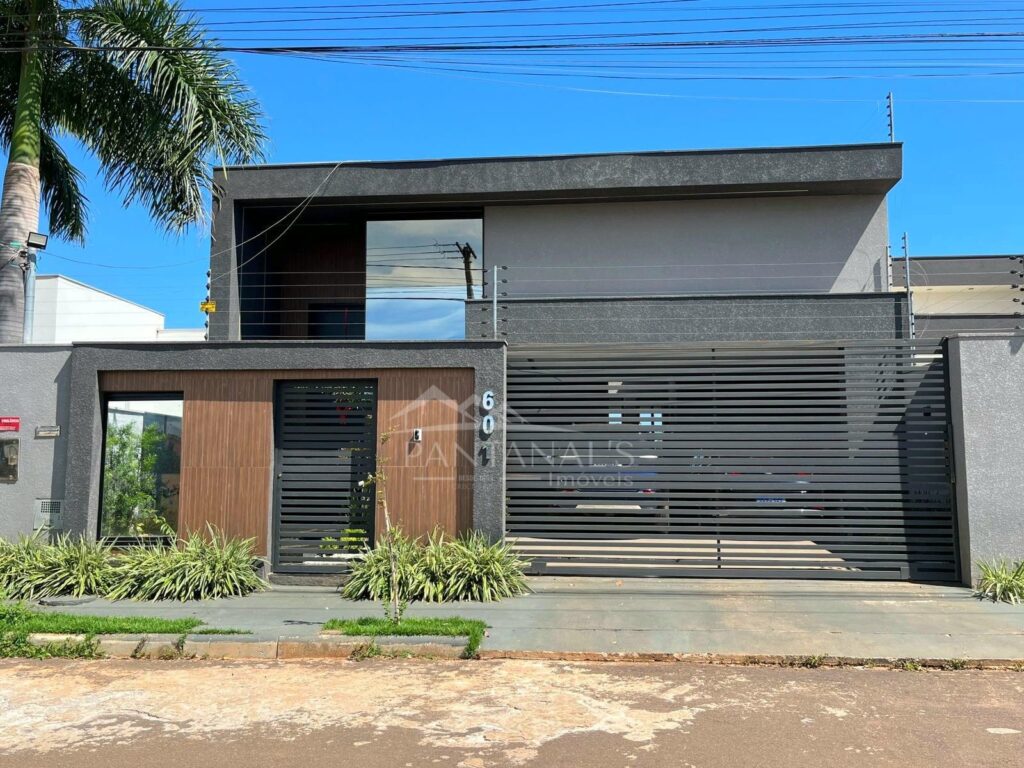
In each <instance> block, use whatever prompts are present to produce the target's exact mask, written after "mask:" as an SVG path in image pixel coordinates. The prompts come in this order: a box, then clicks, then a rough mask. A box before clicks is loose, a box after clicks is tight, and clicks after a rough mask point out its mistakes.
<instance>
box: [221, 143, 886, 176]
mask: <svg viewBox="0 0 1024 768" xmlns="http://www.w3.org/2000/svg"><path fill="white" fill-rule="evenodd" d="M902 148H903V143H902V142H869V143H858V144H807V145H797V146H771V147H729V148H719V149H659V150H624V151H616V152H570V153H551V154H539V155H482V156H477V157H433V158H418V159H413V158H406V159H376V160H317V161H310V162H290V163H250V164H242V165H231V164H228V165H214V166H212V169H213V170H214V171H223V170H228V171H231V170H261V169H266V168H330V167H332V166H343V167H370V168H372V167H379V166H389V167H394V166H408V167H416V166H421V165H437V164H451V165H454V164H465V163H500V162H509V163H513V162H523V161H542V160H573V159H584V158H602V157H612V158H614V157H679V156H694V157H699V156H705V155H751V154H755V155H758V154H764V155H770V154H783V153H809V152H837V153H838V152H855V151H860V150H863V151H869V150H880V149H890V150H892V149H894V150H899V151H901V150H902Z"/></svg>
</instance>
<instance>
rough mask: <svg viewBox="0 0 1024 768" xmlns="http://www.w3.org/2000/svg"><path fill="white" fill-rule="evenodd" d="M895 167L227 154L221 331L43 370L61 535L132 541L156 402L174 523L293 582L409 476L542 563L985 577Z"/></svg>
mask: <svg viewBox="0 0 1024 768" xmlns="http://www.w3.org/2000/svg"><path fill="white" fill-rule="evenodd" d="M901 157H902V150H901V147H900V145H898V144H882V145H878V144H871V145H850V146H827V147H797V148H779V149H745V150H723V151H702V152H645V153H625V154H591V155H569V156H552V157H509V158H478V159H457V160H436V161H410V162H351V163H346V162H342V163H318V164H308V165H268V166H253V167H231V168H227V169H217V170H216V171H215V174H216V181H217V185H218V195H217V198H216V200H215V201H214V211H213V237H212V245H211V257H210V272H209V276H208V281H209V298H210V301H211V302H212V304H214V305H215V311H212V312H211V313H210V314H209V316H208V317H209V322H208V335H209V341H207V342H205V343H199V344H175V345H161V346H160V347H157V346H156V345H148V346H147V345H116V344H106V345H105V344H86V345H78V346H76V347H75V348H74V349H73V350H68V351H67V352H66V354H65V356H64V357H63V358H62V357H60V355H59V354H57V351H56V350H55V351H54V354H57V356H56V357H54V358H53V359H52V360H49V361H48V362H45V364H43V363H40V364H39V366H40V373H39V374H38V375H39V377H40V379H41V380H43V379H53V380H54V381H57V380H61V381H63V384H62V385H61V387H59V388H58V389H59V391H61V392H66V393H69V395H68V396H67V397H66V398H65V400H63V401H60V398H59V397H58V398H57V399H58V402H57V405H56V406H55V407H56V408H57V412H58V413H57V416H56V417H55V418H56V419H58V420H59V419H60V418H63V419H65V420H66V422H67V424H68V426H69V430H68V435H67V443H68V444H67V445H66V446H65V448H64V450H65V453H66V458H67V466H66V470H64V468H63V466H62V467H61V471H60V473H59V474H61V477H60V478H57V477H56V474H58V473H57V471H56V470H55V471H54V474H53V475H52V476H51V477H50V486H52V487H63V488H64V489H65V494H64V496H65V498H64V499H63V517H62V526H63V527H64V528H66V529H69V530H84V531H90V532H97V533H99V534H101V535H109V536H125V535H129V534H130V533H131V532H130V531H127V530H121V529H120V528H119V526H121V527H123V525H122V524H121V523H119V522H117V521H118V520H121V519H122V518H123V515H122V516H121V517H117V514H118V513H117V511H116V510H112V509H111V508H110V505H109V504H108V502H107V501H106V500H105V498H104V493H103V487H102V485H103V484H102V477H103V474H104V467H105V461H108V460H109V458H108V454H109V451H107V450H106V448H105V446H109V444H110V441H111V440H113V439H118V440H120V439H123V435H122V433H123V432H124V429H123V428H122V426H121V425H123V424H125V423H132V424H137V425H140V428H143V429H150V430H153V431H155V433H157V434H162V435H165V437H166V439H165V442H164V444H165V445H166V449H165V450H164V451H163V452H162V453H161V456H160V462H159V466H160V472H159V477H158V478H157V480H156V486H157V488H158V490H157V492H156V495H157V497H158V498H157V499H156V502H155V506H154V509H155V511H154V510H150V512H151V513H152V514H155V515H158V516H159V518H160V520H161V521H164V522H168V523H170V524H171V525H172V526H174V527H176V529H177V530H178V531H184V530H195V529H198V528H200V527H202V526H203V525H205V524H206V523H213V524H215V525H218V526H220V527H221V528H223V529H224V530H226V531H227V532H228V533H231V534H234V535H245V536H251V537H253V538H254V539H256V541H257V546H258V548H259V549H260V551H261V552H262V553H264V554H266V555H267V556H268V557H269V558H270V560H271V562H272V568H273V570H274V571H275V572H278V573H281V574H288V573H293V574H308V573H337V572H340V571H342V570H344V568H345V564H346V560H347V559H348V558H349V557H351V555H352V553H353V552H354V551H356V550H357V549H358V548H359V546H360V545H361V543H362V542H363V541H365V540H370V541H372V540H373V539H374V537H375V535H376V533H378V532H379V530H380V525H381V521H380V520H379V519H378V518H379V511H375V504H374V496H373V494H374V491H373V489H372V488H368V487H366V486H360V484H359V480H361V479H363V478H364V477H365V475H366V474H367V473H368V472H370V471H372V470H373V469H374V467H379V466H382V465H386V466H387V468H388V470H387V472H388V478H389V479H388V486H387V489H386V492H387V494H388V504H389V508H390V510H391V514H392V515H393V516H394V517H395V518H397V520H398V522H399V524H400V525H402V526H403V528H405V530H406V531H407V532H409V533H412V534H414V535H425V534H427V533H429V532H430V531H432V530H433V529H435V528H442V529H444V530H446V531H448V532H450V533H458V532H461V531H466V530H469V529H471V528H475V529H478V530H482V531H484V532H485V533H487V534H488V535H490V536H494V537H499V536H508V537H510V538H511V539H513V540H514V542H515V544H516V546H517V547H518V548H519V550H520V551H521V552H523V553H524V554H525V555H527V556H529V557H530V558H531V560H532V563H533V566H532V567H533V569H534V570H535V571H537V572H545V573H574V574H623V575H625V574H640V575H698V576H741V577H743V576H746V577H751V576H764V577H772V576H786V577H794V576H796V577H817V578H826V577H827V578H881V579H908V578H917V579H930V580H938V581H953V580H957V579H959V578H964V576H963V573H964V570H963V568H962V562H963V554H962V552H963V551H964V549H965V547H966V546H967V544H966V543H965V542H966V539H965V536H966V533H965V524H964V518H963V516H964V514H965V510H964V509H962V508H961V509H958V507H957V503H956V500H957V493H958V492H959V489H954V486H953V483H952V478H953V468H954V463H955V461H956V457H955V456H954V451H953V448H952V444H953V442H954V434H953V430H954V427H955V426H956V425H955V424H954V422H955V421H956V418H957V417H956V413H955V412H954V410H955V409H952V408H951V402H952V400H951V398H954V397H961V395H959V394H957V392H959V390H956V386H954V384H951V381H952V380H951V377H950V369H951V365H952V364H951V358H950V357H949V350H948V349H947V345H946V343H945V342H944V341H943V340H942V339H935V338H928V339H926V340H922V339H920V338H918V339H912V338H910V334H911V322H910V321H911V317H910V314H909V302H908V300H907V295H906V293H905V292H902V291H899V290H894V289H893V286H894V284H896V283H898V281H896V280H894V273H893V267H892V263H891V261H890V259H889V256H888V247H889V232H888V223H887V215H886V195H887V193H888V192H889V190H890V189H891V188H892V187H893V186H894V185H895V184H896V183H897V182H898V181H899V179H900V176H901V164H902V161H901ZM61 377H63V379H62V378H61ZM957 386H958V385H957ZM954 390H956V391H954ZM951 392H953V394H951ZM968 394H969V393H968ZM966 396H967V395H965V396H964V397H966ZM68 398H69V399H70V401H73V402H74V403H75V405H74V408H70V407H69V406H68V405H67V402H68ZM62 402H63V405H62V404H61V403H62ZM62 407H63V408H65V409H66V410H65V411H64V412H63V416H61V408H62ZM958 428H959V429H962V430H963V429H966V427H964V426H963V425H960V427H958ZM118 430H120V431H118ZM384 437H387V438H388V439H387V440H382V438H384ZM25 448H26V449H28V448H29V445H26V446H25ZM32 448H33V449H34V445H32ZM28 453H30V451H28V450H26V451H25V455H26V457H27V454H28ZM57 453H58V454H59V453H60V451H57ZM24 465H25V462H23V466H24ZM25 490H26V491H28V489H27V488H26V489H25ZM4 491H5V489H4V488H3V487H2V486H0V503H2V501H3V498H4V495H3V494H4ZM31 492H32V493H34V494H35V496H36V498H40V494H41V493H42V494H46V493H48V492H49V491H48V490H44V491H40V490H38V489H37V490H34V491H31ZM961 506H963V505H961ZM156 522H157V521H156V518H154V519H153V520H146V521H141V522H139V521H136V525H135V529H134V532H135V534H138V532H139V531H140V530H141V531H143V533H144V534H145V533H147V532H152V533H156V532H157V530H156V527H157V526H156ZM146 526H149V528H147V527H146ZM0 533H2V531H0Z"/></svg>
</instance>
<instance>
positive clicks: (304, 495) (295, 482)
mask: <svg viewBox="0 0 1024 768" xmlns="http://www.w3.org/2000/svg"><path fill="white" fill-rule="evenodd" d="M376 408H377V384H376V382H374V381H355V380H352V381H349V380H335V381H294V382H282V383H280V384H279V385H278V387H277V398H276V403H275V409H274V472H275V480H274V546H273V568H274V570H275V571H278V572H281V573H334V572H339V571H342V570H345V568H346V566H347V562H348V560H349V559H350V558H351V557H352V555H353V554H355V553H357V552H358V551H359V550H360V549H361V548H362V546H363V543H364V542H365V541H367V540H370V541H372V540H373V513H374V494H373V488H372V487H371V486H367V487H360V485H359V481H361V480H364V479H366V476H367V475H368V474H369V473H371V472H373V471H374V467H375V465H376V433H377V428H376V419H375V415H376V414H375V412H376Z"/></svg>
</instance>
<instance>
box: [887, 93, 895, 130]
mask: <svg viewBox="0 0 1024 768" xmlns="http://www.w3.org/2000/svg"><path fill="white" fill-rule="evenodd" d="M885 107H886V112H888V113H889V141H890V142H895V141H896V108H895V106H894V104H893V100H892V91H889V93H888V94H887V95H886V97H885Z"/></svg>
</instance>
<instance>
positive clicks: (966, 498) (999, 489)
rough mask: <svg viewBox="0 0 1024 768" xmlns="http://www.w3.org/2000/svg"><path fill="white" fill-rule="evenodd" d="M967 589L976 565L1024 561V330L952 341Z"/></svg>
mask: <svg viewBox="0 0 1024 768" xmlns="http://www.w3.org/2000/svg"><path fill="white" fill-rule="evenodd" d="M949 366H950V368H949V375H950V401H951V403H950V405H951V412H952V418H953V439H954V451H953V452H954V456H955V459H956V496H957V517H958V524H959V535H960V553H961V572H962V574H963V580H964V583H971V582H972V581H973V579H975V578H977V575H978V563H979V562H981V561H985V560H992V559H995V558H1003V557H1005V558H1008V559H1015V560H1019V559H1022V558H1024V332H1018V333H1009V334H999V335H966V334H965V335H960V336H954V337H952V338H951V339H950V340H949Z"/></svg>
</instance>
